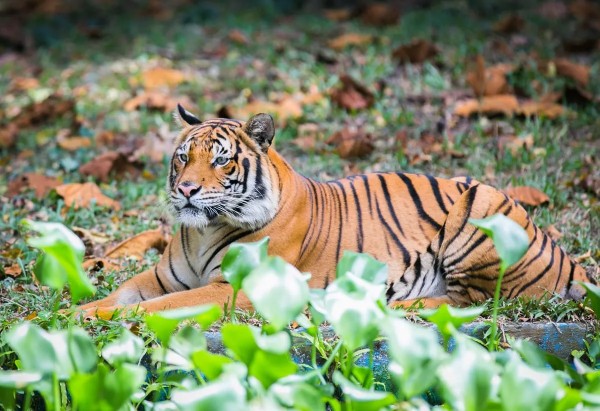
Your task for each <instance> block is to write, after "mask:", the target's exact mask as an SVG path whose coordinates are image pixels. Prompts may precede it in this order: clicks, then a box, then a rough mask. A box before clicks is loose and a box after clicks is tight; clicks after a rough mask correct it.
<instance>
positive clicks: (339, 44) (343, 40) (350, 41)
mask: <svg viewBox="0 0 600 411" xmlns="http://www.w3.org/2000/svg"><path fill="white" fill-rule="evenodd" d="M372 41H373V36H370V35H368V34H357V33H346V34H342V35H340V36H338V37H336V38H334V39H331V40H329V41H328V42H327V45H328V46H329V47H331V48H332V49H334V50H337V51H341V50H343V49H344V48H346V47H348V46H364V45H366V44H370V43H371V42H372Z"/></svg>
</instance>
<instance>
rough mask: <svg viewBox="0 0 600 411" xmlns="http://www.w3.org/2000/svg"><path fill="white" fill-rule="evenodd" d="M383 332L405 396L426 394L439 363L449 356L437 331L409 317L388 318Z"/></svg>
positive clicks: (431, 384) (383, 325) (392, 367)
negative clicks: (420, 324)
mask: <svg viewBox="0 0 600 411" xmlns="http://www.w3.org/2000/svg"><path fill="white" fill-rule="evenodd" d="M382 333H383V334H384V335H385V336H386V338H387V344H388V346H389V355H390V360H391V364H390V366H389V371H390V374H391V375H392V378H393V379H394V380H395V382H396V384H397V386H398V387H399V389H400V391H401V392H402V394H403V395H404V398H406V399H409V398H412V397H414V396H416V395H419V394H423V393H424V392H425V391H427V390H428V389H429V388H430V387H432V386H433V385H434V383H435V381H436V378H437V377H436V373H435V372H436V370H437V367H438V366H439V364H440V363H441V362H442V361H443V360H445V359H446V358H447V357H448V354H447V353H446V352H445V351H444V350H442V347H440V343H439V341H438V336H437V334H436V333H435V331H433V330H432V329H431V328H426V327H421V326H417V325H415V324H412V323H410V322H408V321H407V320H403V319H399V318H387V319H386V320H385V322H384V323H383V324H382Z"/></svg>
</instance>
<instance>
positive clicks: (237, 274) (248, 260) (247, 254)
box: [221, 237, 269, 291]
mask: <svg viewBox="0 0 600 411" xmlns="http://www.w3.org/2000/svg"><path fill="white" fill-rule="evenodd" d="M268 246H269V237H265V238H263V239H262V240H260V241H257V242H254V243H234V244H231V246H229V250H227V253H226V254H225V256H224V257H223V261H222V262H221V273H223V277H224V278H225V280H226V281H227V282H228V283H229V284H231V287H233V289H234V290H236V291H237V290H239V289H241V288H242V281H243V280H244V278H246V277H247V276H248V274H250V272H251V271H252V270H254V269H255V268H256V267H258V266H259V265H260V264H261V263H262V262H263V261H264V260H265V259H266V258H267V249H268Z"/></svg>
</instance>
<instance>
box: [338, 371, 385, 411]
mask: <svg viewBox="0 0 600 411" xmlns="http://www.w3.org/2000/svg"><path fill="white" fill-rule="evenodd" d="M333 382H334V383H336V384H337V385H338V386H339V387H340V388H341V389H342V392H343V393H344V400H345V402H347V403H351V404H352V406H351V407H348V408H347V409H352V410H355V411H379V410H381V409H382V408H383V407H387V406H388V405H392V404H394V403H395V402H396V398H395V397H394V396H393V395H392V394H391V393H389V392H383V391H373V390H365V389H364V388H362V387H359V386H357V385H354V384H353V383H352V382H351V381H349V380H347V379H346V378H345V377H344V376H343V375H342V374H341V373H340V372H339V371H336V372H335V373H334V374H333Z"/></svg>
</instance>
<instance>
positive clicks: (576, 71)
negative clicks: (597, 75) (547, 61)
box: [553, 58, 590, 87]
mask: <svg viewBox="0 0 600 411" xmlns="http://www.w3.org/2000/svg"><path fill="white" fill-rule="evenodd" d="M553 63H554V65H555V67H556V73H557V74H558V75H560V76H564V77H567V78H570V79H572V80H574V81H575V82H576V83H578V84H579V85H581V86H583V87H587V85H588V83H589V81H590V67H589V66H586V65H584V64H578V63H574V62H572V61H570V60H567V59H564V58H559V59H555V60H554V61H553Z"/></svg>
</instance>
